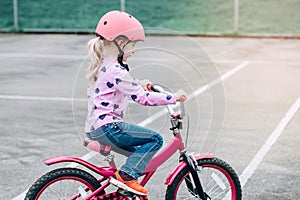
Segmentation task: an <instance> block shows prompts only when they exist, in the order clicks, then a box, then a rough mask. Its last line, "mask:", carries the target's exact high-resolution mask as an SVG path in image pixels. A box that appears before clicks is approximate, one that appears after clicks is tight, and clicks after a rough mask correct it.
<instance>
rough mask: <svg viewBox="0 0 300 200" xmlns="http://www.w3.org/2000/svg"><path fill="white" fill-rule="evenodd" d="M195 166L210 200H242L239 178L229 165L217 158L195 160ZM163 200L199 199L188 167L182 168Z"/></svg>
mask: <svg viewBox="0 0 300 200" xmlns="http://www.w3.org/2000/svg"><path fill="white" fill-rule="evenodd" d="M197 164H198V166H199V167H198V169H199V171H198V176H199V177H200V181H201V184H202V187H203V190H204V192H205V193H206V194H207V195H208V196H209V197H210V198H211V199H213V200H221V199H222V200H241V199H242V190H241V185H240V181H239V178H238V176H237V174H236V172H235V171H234V170H233V168H232V167H230V166H229V164H227V163H226V162H225V161H223V160H221V159H219V158H211V159H201V160H197ZM188 185H189V187H188ZM189 188H193V189H189ZM165 199H166V200H182V199H200V198H199V197H198V196H197V192H196V190H195V185H194V183H193V181H192V176H191V174H190V172H189V170H188V167H186V168H184V169H183V170H182V171H181V172H180V173H179V174H178V176H177V177H176V178H175V180H174V182H173V183H172V184H171V185H169V186H168V188H167V192H166V198H165ZM208 199H209V198H208Z"/></svg>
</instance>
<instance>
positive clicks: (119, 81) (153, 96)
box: [115, 72, 176, 106]
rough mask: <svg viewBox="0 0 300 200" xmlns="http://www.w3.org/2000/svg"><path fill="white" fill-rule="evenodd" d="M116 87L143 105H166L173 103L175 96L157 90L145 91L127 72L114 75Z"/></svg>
mask: <svg viewBox="0 0 300 200" xmlns="http://www.w3.org/2000/svg"><path fill="white" fill-rule="evenodd" d="M115 82H116V85H117V89H118V90H119V91H120V92H121V93H123V94H124V95H127V96H128V97H129V98H131V99H132V100H133V101H135V102H137V103H139V104H142V105H145V106H155V105H168V104H175V103H176V97H175V95H174V94H163V93H157V92H148V91H145V90H144V88H143V86H142V85H141V84H140V83H139V81H138V80H135V79H133V78H132V77H131V76H130V74H129V73H128V72H124V73H121V74H119V75H118V76H116V80H115Z"/></svg>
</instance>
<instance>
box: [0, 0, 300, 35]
mask: <svg viewBox="0 0 300 200" xmlns="http://www.w3.org/2000/svg"><path fill="white" fill-rule="evenodd" d="M12 2H13V0H1V3H0V29H1V28H13V5H12ZM18 2H19V5H18V8H19V21H18V22H19V27H20V29H26V28H27V29H28V28H30V29H65V30H66V29H72V30H84V31H92V30H93V29H94V28H95V26H96V24H97V22H98V20H99V17H100V16H101V15H103V14H104V13H106V12H108V11H109V10H116V9H119V8H120V0H43V1H41V0H19V1H18ZM299 10H300V0H264V1H261V0H251V1H250V0H240V20H239V22H240V23H239V25H240V26H239V27H240V29H239V32H240V33H275V34H276V33H278V34H280V33H284V34H300V14H299V13H300V12H299ZM126 11H127V12H129V13H131V14H132V15H133V16H135V17H136V18H138V19H139V20H140V21H141V22H142V24H143V25H144V26H145V27H161V28H168V29H172V30H176V31H181V32H188V33H211V32H213V33H220V34H233V33H234V30H233V20H234V0H226V1H224V0H159V1H158V0H152V1H151V0H126Z"/></svg>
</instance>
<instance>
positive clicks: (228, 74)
mask: <svg viewBox="0 0 300 200" xmlns="http://www.w3.org/2000/svg"><path fill="white" fill-rule="evenodd" d="M248 64H249V61H245V62H243V63H241V64H240V65H238V66H236V67H235V68H234V69H232V70H230V71H228V72H226V73H225V74H223V75H222V76H221V77H219V78H217V79H215V80H213V81H211V82H209V83H208V84H207V85H205V86H203V87H201V88H199V89H197V90H196V91H194V92H193V93H192V94H190V95H188V99H189V100H190V99H192V98H195V97H196V96H198V95H200V94H202V93H204V92H205V91H207V90H209V89H210V88H212V87H214V86H215V85H217V84H219V83H221V82H222V81H224V80H226V79H227V78H229V77H231V76H232V75H234V74H235V73H237V72H238V71H240V70H241V69H243V68H244V67H246V66H247V65H248ZM166 112H167V110H166V109H163V110H162V111H159V112H157V113H156V114H154V115H152V117H149V118H147V119H146V120H144V121H142V122H140V123H139V124H138V125H140V126H146V125H147V124H149V123H151V122H153V121H154V120H157V119H158V118H159V117H161V116H163V115H164V114H165V113H166ZM95 155H98V154H96V153H95V152H90V153H88V154H85V155H84V156H82V157H81V159H85V160H89V159H90V158H92V157H94V156H95ZM77 165H78V164H76V163H71V164H69V165H68V166H67V167H76V166H77ZM27 191H28V190H26V191H25V192H23V193H22V194H20V195H19V196H17V197H15V198H14V199H13V200H23V199H24V198H25V195H26V193H27Z"/></svg>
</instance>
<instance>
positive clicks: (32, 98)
mask: <svg viewBox="0 0 300 200" xmlns="http://www.w3.org/2000/svg"><path fill="white" fill-rule="evenodd" d="M0 99H6V100H29V101H70V102H72V101H83V102H84V101H87V99H80V98H68V97H38V96H21V95H0Z"/></svg>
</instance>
